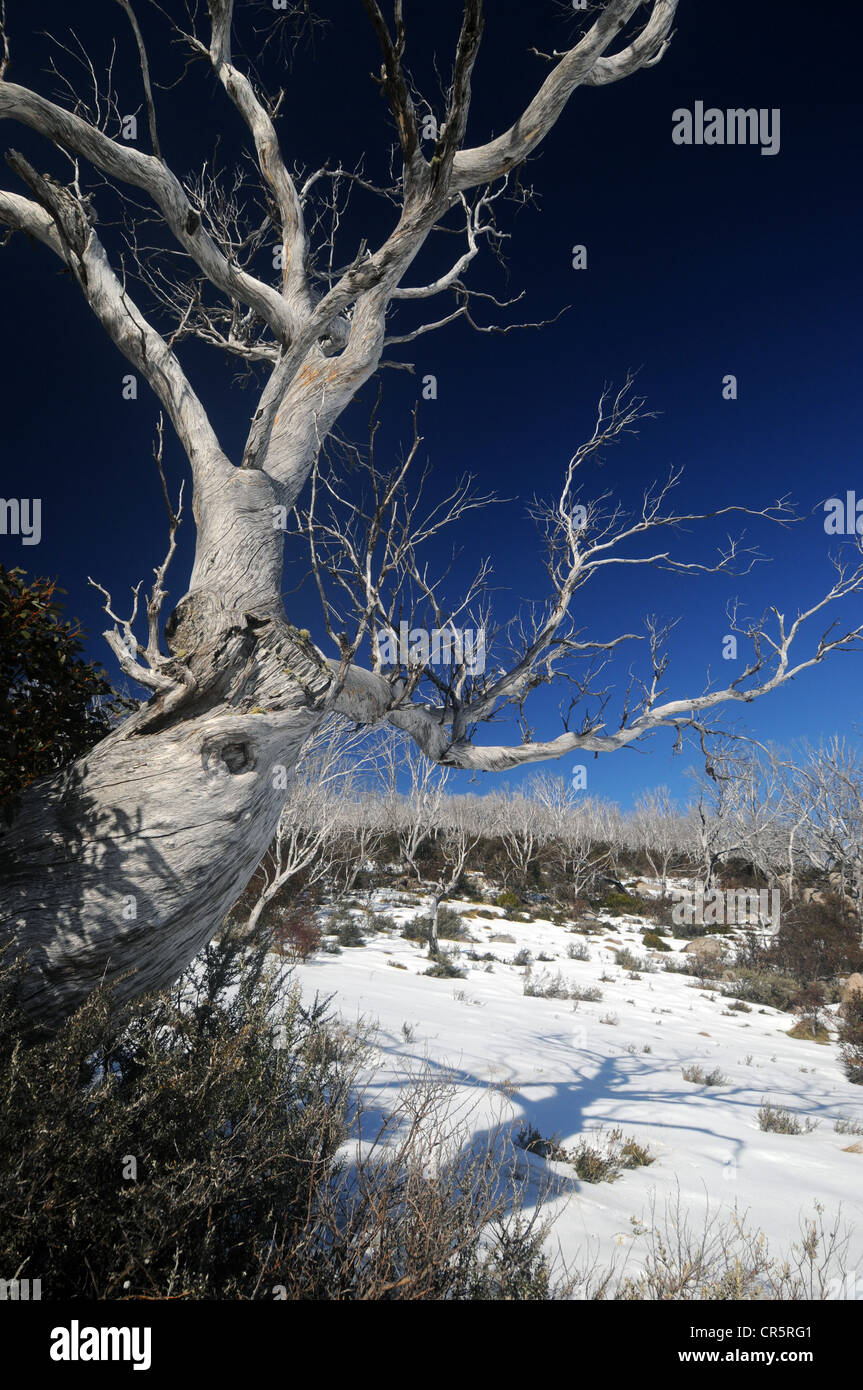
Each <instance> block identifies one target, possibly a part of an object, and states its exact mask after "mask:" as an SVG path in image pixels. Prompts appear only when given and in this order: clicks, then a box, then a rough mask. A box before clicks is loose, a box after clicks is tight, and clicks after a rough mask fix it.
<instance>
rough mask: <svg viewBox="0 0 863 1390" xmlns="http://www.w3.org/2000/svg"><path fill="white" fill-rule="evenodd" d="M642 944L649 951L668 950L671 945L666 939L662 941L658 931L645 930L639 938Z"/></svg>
mask: <svg viewBox="0 0 863 1390" xmlns="http://www.w3.org/2000/svg"><path fill="white" fill-rule="evenodd" d="M641 944H642V946H646V947H647V948H648V949H649V950H651V951H670V950H671V947H670V946H669V944H668V942H667V941H663V939H662V937H661V936H660V935H659V932H655V931H646V932H645V933H644V935H643V936H642V938H641Z"/></svg>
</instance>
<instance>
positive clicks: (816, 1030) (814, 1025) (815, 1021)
mask: <svg viewBox="0 0 863 1390" xmlns="http://www.w3.org/2000/svg"><path fill="white" fill-rule="evenodd" d="M788 1036H789V1038H799V1039H802V1040H803V1041H804V1042H817V1043H828V1042H829V1041H830V1034H829V1033H828V1032H827V1029H826V1028H825V1027H824V1024H823V1022H822V1020H821V1018H820V1017H819V1015H818V1014H804V1015H803V1017H802V1018H800V1019H798V1020H797V1022H796V1023H795V1024H794V1027H793V1028H789V1029H788Z"/></svg>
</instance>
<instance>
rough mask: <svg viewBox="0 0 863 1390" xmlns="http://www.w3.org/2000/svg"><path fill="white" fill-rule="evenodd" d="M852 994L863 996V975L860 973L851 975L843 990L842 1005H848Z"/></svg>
mask: <svg viewBox="0 0 863 1390" xmlns="http://www.w3.org/2000/svg"><path fill="white" fill-rule="evenodd" d="M852 994H863V975H861V974H860V973H859V971H858V973H857V974H855V975H849V976H848V979H847V980H846V981H845V984H844V986H843V988H842V1003H843V1004H847V1003H848V1001H849V999H850V998H851V996H852Z"/></svg>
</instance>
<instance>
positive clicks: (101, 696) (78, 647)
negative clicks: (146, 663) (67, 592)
mask: <svg viewBox="0 0 863 1390" xmlns="http://www.w3.org/2000/svg"><path fill="white" fill-rule="evenodd" d="M63 592H64V591H63V590H62V589H60V588H59V587H58V586H57V583H56V581H52V580H49V579H36V578H34V579H31V580H30V582H29V583H28V582H27V580H26V576H25V573H24V571H23V570H22V569H11V570H7V569H5V568H4V566H3V565H0V726H2V729H3V738H2V739H0V820H5V821H6V822H9V821H11V820H12V817H13V816H14V814H15V812H16V811H17V809H18V805H19V803H20V796H21V792H22V791H23V790H24V789H25V787H28V786H29V785H30V783H31V782H34V781H35V780H36V779H37V778H38V777H46V776H48V775H49V774H50V773H52V772H57V771H58V770H59V769H60V768H62V767H65V766H66V764H67V763H70V762H73V761H74V760H75V758H77V757H79V756H80V755H81V754H82V753H86V752H87V749H88V748H92V747H93V745H94V744H95V743H98V742H99V740H100V739H103V738H104V737H105V735H106V734H107V733H109V732H110V730H111V727H112V723H113V719H114V716H115V715H116V714H118V713H120V712H121V711H122V710H123V709H127V710H129V709H134V708H135V702H134V701H131V700H126V699H120V698H119V697H117V696H116V695H114V694H113V692H112V689H111V686H110V684H109V681H108V678H107V675H106V673H105V671H104V670H103V668H102V667H101V666H100V665H98V663H96V662H93V661H85V660H84V659H83V656H82V653H83V651H84V646H83V642H82V638H83V636H84V634H83V633H82V631H81V629H80V627H79V626H78V624H77V622H68V621H66V622H64V621H62V620H61V616H60V615H61V612H62V609H61V605H60V604H59V603H58V602H57V596H58V595H59V594H62V593H63Z"/></svg>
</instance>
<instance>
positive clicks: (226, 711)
mask: <svg viewBox="0 0 863 1390" xmlns="http://www.w3.org/2000/svg"><path fill="white" fill-rule="evenodd" d="M204 652H205V656H202V655H201V654H199V655H198V657H197V659H196V660H195V662H194V663H193V669H196V670H197V672H198V674H199V676H200V681H201V683H200V685H199V689H198V691H197V693H196V695H195V697H194V698H193V700H192V702H191V705H190V707H188V708H183V709H181V710H178V711H177V712H175V713H174V714H168V715H166V716H162V717H159V715H158V703H159V702H158V699H157V700H156V701H155V702H151V705H150V706H145V707H144V709H143V710H142V711H140V712H139V714H136V715H133V716H132V717H131V719H130V720H128V721H127V723H126V724H125V725H124V726H123V727H121V728H120V729H118V730H117V731H116V732H115V733H114V734H112V735H110V736H109V737H108V738H107V739H105V740H104V741H103V742H102V743H100V744H98V745H97V746H96V747H95V748H94V749H93V750H92V751H91V752H90V753H88V754H87V755H86V756H85V757H83V758H80V759H79V760H78V761H77V762H76V763H75V764H73V765H72V766H71V767H70V768H68V769H66V770H64V772H62V773H61V774H59V775H58V776H56V777H53V778H51V779H46V780H44V781H43V782H41V783H39V784H36V785H34V786H33V787H32V788H30V789H29V790H28V792H27V793H26V795H25V797H24V801H23V806H22V810H21V812H20V814H19V815H18V817H17V818H16V820H15V822H14V824H13V826H12V829H11V831H10V832H9V833H8V834H7V835H6V836H5V837H3V839H2V840H0V874H2V877H3V879H4V885H5V886H4V896H3V903H2V907H0V939H3V938H6V939H8V938H9V937H11V941H12V946H13V951H14V953H15V954H18V955H23V956H24V958H25V959H26V961H27V964H28V966H29V969H28V971H27V973H26V975H25V977H24V979H23V986H22V988H23V995H22V999H23V1003H24V1006H25V1009H26V1011H27V1014H28V1016H29V1018H30V1019H31V1021H32V1025H33V1028H34V1030H36V1031H49V1030H51V1029H52V1028H54V1027H56V1026H57V1024H58V1023H59V1022H60V1021H61V1020H62V1019H63V1018H64V1017H65V1016H66V1015H67V1014H68V1013H70V1012H71V1011H72V1010H74V1009H75V1008H76V1007H77V1006H78V1005H79V1004H81V1003H82V1002H83V1000H84V999H85V998H86V996H87V995H88V993H89V992H90V991H91V990H92V989H93V988H95V987H96V986H97V985H99V984H107V985H111V986H112V987H113V992H114V997H115V998H116V1000H117V1001H118V1002H123V1001H125V1000H128V999H131V998H133V997H135V996H137V995H140V994H142V993H144V992H145V991H148V990H152V989H157V988H159V987H161V986H164V985H166V984H168V983H170V981H171V980H173V979H175V978H176V977H177V975H178V974H179V973H180V971H181V970H182V969H183V968H184V967H185V966H186V965H187V964H188V963H189V961H190V960H192V958H193V957H194V956H195V955H196V953H197V952H198V951H199V950H200V949H201V947H202V946H203V945H204V943H205V942H206V941H208V940H209V939H210V937H211V936H212V934H213V932H214V931H215V930H216V929H217V927H218V925H219V923H220V922H221V921H222V920H223V918H224V916H225V913H226V912H227V911H228V909H229V908H230V906H231V904H232V903H233V902H234V901H235V900H236V898H237V897H238V896H239V894H240V893H241V891H242V889H243V888H244V887H245V885H246V883H247V882H248V880H249V879H250V878H251V876H252V874H253V873H254V870H255V868H256V866H257V864H258V863H259V862H260V860H261V858H262V856H263V855H264V853H265V851H266V849H267V846H268V845H269V844H270V842H271V840H272V838H273V835H274V833H275V830H276V826H277V824H278V820H279V815H280V813H281V810H282V806H283V804H284V800H285V795H286V792H285V789H284V788H285V783H286V781H287V780H288V779H289V775H290V772H291V770H292V769H293V767H294V765H295V764H296V761H297V757H298V755H299V752H300V749H301V747H302V745H303V743H304V742H305V740H306V739H307V738H308V737H309V735H310V734H311V733H312V732H313V731H314V729H315V728H316V726H317V724H318V723H319V722H320V721H321V719H322V718H323V710H322V706H323V701H324V698H325V695H326V692H327V689H328V687H329V684H330V681H331V673H330V671H329V669H328V668H327V667H326V666H325V665H324V663H322V661H321V659H320V657H319V656H318V654H317V653H316V652H315V650H314V648H312V647H311V644H310V643H308V642H306V641H304V639H303V638H302V637H301V636H300V635H299V634H294V633H293V631H292V630H291V629H289V628H288V626H287V625H286V624H284V623H282V624H279V623H277V622H272V621H269V620H264V621H263V622H260V621H258V622H251V623H249V624H248V626H247V627H246V629H245V630H244V631H237V630H236V629H229V630H228V631H227V632H223V633H222V634H221V635H220V636H219V637H218V638H217V639H215V640H211V641H210V642H209V644H206V643H205V645H204ZM205 671H206V675H207V676H208V677H209V679H208V680H205V678H204V677H205ZM154 716H155V717H154Z"/></svg>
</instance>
